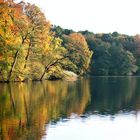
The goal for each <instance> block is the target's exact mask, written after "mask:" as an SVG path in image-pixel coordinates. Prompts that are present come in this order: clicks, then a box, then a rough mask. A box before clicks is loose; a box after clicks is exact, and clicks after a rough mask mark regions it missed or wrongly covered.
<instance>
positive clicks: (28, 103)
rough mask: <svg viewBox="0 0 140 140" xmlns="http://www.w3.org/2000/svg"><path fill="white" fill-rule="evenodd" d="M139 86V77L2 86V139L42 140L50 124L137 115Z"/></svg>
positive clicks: (0, 105)
mask: <svg viewBox="0 0 140 140" xmlns="http://www.w3.org/2000/svg"><path fill="white" fill-rule="evenodd" d="M139 85H140V79H139V77H94V78H91V77H90V78H81V79H79V80H78V81H75V82H66V81H45V82H41V83H40V82H33V83H10V84H0V140H28V139H29V140H41V138H42V136H43V135H45V134H46V133H47V130H46V128H47V127H45V125H46V124H52V125H55V124H56V123H57V122H68V121H69V120H74V119H75V118H77V117H78V116H80V118H82V119H83V120H84V119H86V118H87V117H90V116H92V115H94V114H97V115H103V116H105V115H111V116H112V118H113V116H114V117H115V115H117V114H124V113H128V114H135V115H137V113H138V111H139V110H140V86H139ZM72 114H73V115H72ZM71 117H73V118H71Z"/></svg>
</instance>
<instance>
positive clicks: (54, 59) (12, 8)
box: [0, 0, 140, 82]
mask: <svg viewBox="0 0 140 140" xmlns="http://www.w3.org/2000/svg"><path fill="white" fill-rule="evenodd" d="M139 48H140V36H139V35H136V36H128V35H123V34H119V33H117V32H114V33H112V34H111V33H109V34H103V33H101V34H94V33H92V32H89V31H79V32H75V31H73V30H69V29H63V28H61V27H60V26H53V25H51V23H50V22H49V21H48V20H47V19H46V17H45V15H44V13H43V12H42V11H41V10H40V8H39V7H37V6H36V5H34V4H30V3H25V2H23V1H21V2H20V3H16V2H14V0H0V81H2V82H9V81H25V80H40V81H41V80H43V79H58V78H64V77H65V76H66V75H67V71H71V72H74V73H76V74H77V75H83V74H86V73H89V74H92V75H133V74H139V73H140V49H139Z"/></svg>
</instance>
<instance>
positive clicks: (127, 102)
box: [86, 77, 140, 115]
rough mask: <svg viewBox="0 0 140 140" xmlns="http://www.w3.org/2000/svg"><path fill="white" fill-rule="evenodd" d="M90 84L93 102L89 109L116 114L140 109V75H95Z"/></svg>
mask: <svg viewBox="0 0 140 140" xmlns="http://www.w3.org/2000/svg"><path fill="white" fill-rule="evenodd" d="M90 85H91V88H90V90H91V93H92V94H91V100H92V102H91V104H90V105H89V106H88V107H87V109H86V110H87V111H93V112H94V111H97V112H98V113H99V114H106V113H107V114H111V115H115V114H116V113H119V112H120V111H121V112H130V111H138V110H139V109H140V106H138V105H139V102H140V87H139V85H140V79H139V77H95V78H92V79H91V80H90Z"/></svg>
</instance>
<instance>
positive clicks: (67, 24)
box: [25, 0, 140, 35]
mask: <svg viewBox="0 0 140 140" xmlns="http://www.w3.org/2000/svg"><path fill="white" fill-rule="evenodd" d="M25 1H26V2H27V1H28V2H30V3H35V4H36V5H38V6H39V7H40V8H41V9H42V11H43V12H44V13H45V15H46V18H47V19H48V20H49V21H50V22H51V23H52V24H53V25H60V26H61V27H62V28H68V29H73V30H75V31H79V30H89V31H92V32H94V33H109V32H111V33H112V32H114V31H117V32H119V33H124V34H128V35H135V34H140V0H25Z"/></svg>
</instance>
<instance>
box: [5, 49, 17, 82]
mask: <svg viewBox="0 0 140 140" xmlns="http://www.w3.org/2000/svg"><path fill="white" fill-rule="evenodd" d="M18 54H19V50H17V51H16V53H15V56H14V61H13V64H12V66H11V70H10V72H9V75H8V78H7V81H8V82H9V81H10V78H11V76H12V72H13V70H14V68H15V65H16V62H17V58H18Z"/></svg>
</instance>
